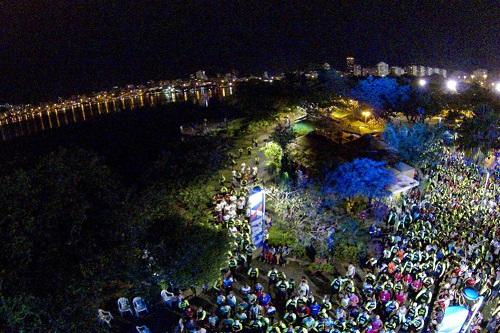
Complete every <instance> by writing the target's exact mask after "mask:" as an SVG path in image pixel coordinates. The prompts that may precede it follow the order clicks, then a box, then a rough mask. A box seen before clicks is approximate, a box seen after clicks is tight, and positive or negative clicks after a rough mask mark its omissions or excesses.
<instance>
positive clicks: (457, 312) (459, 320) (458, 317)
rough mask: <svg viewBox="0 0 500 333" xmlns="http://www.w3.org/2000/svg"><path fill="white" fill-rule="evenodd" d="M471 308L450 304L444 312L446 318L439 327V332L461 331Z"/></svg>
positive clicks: (452, 332)
mask: <svg viewBox="0 0 500 333" xmlns="http://www.w3.org/2000/svg"><path fill="white" fill-rule="evenodd" d="M468 316H469V310H467V308H466V307H463V306H450V307H448V308H447V309H446V311H445V312H444V318H443V321H442V322H441V324H439V326H438V328H437V333H459V332H460V329H461V328H462V326H463V325H464V323H465V321H466V320H467V317H468Z"/></svg>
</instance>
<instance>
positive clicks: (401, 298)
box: [396, 292, 406, 305]
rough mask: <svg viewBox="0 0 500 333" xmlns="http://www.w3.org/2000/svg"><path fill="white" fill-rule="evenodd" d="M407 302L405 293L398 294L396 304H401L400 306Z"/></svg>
mask: <svg viewBox="0 0 500 333" xmlns="http://www.w3.org/2000/svg"><path fill="white" fill-rule="evenodd" d="M405 301H406V295H405V293H403V292H399V293H397V294H396V302H398V303H399V305H403V304H404V303H405Z"/></svg>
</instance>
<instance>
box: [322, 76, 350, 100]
mask: <svg viewBox="0 0 500 333" xmlns="http://www.w3.org/2000/svg"><path fill="white" fill-rule="evenodd" d="M317 89H318V90H319V91H320V92H322V93H324V94H325V96H324V97H326V98H328V97H331V96H332V95H335V96H344V95H346V94H347V93H348V87H347V83H346V80H345V79H344V78H343V77H342V76H340V75H339V74H338V72H337V71H335V70H331V69H330V70H324V69H322V70H320V71H319V72H318V87H317Z"/></svg>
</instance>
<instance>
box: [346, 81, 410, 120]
mask: <svg viewBox="0 0 500 333" xmlns="http://www.w3.org/2000/svg"><path fill="white" fill-rule="evenodd" d="M410 89H411V88H410V86H407V85H400V84H399V83H398V82H397V81H396V79H393V78H389V77H382V78H374V77H373V76H370V77H368V78H366V79H364V80H361V81H359V82H358V84H357V85H356V87H354V88H353V89H352V91H351V95H352V97H353V98H354V99H357V100H358V101H360V102H362V103H365V104H368V105H369V106H370V107H372V108H373V110H374V111H375V116H376V117H387V116H388V115H390V114H391V113H392V112H394V111H395V110H399V109H400V108H401V105H404V103H405V102H406V101H408V100H409V98H410Z"/></svg>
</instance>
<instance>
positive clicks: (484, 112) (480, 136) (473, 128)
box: [458, 104, 500, 154]
mask: <svg viewBox="0 0 500 333" xmlns="http://www.w3.org/2000/svg"><path fill="white" fill-rule="evenodd" d="M458 132H459V141H458V142H459V145H460V146H461V147H462V148H463V149H466V150H476V149H477V150H479V151H481V152H482V153H483V154H487V153H488V152H489V151H490V150H491V149H498V148H500V114H499V111H498V110H496V111H495V110H494V109H493V108H492V107H491V106H489V105H486V104H481V105H478V106H476V107H475V108H474V110H473V116H472V117H468V118H465V119H464V121H463V122H462V124H461V126H460V127H459V129H458Z"/></svg>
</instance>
